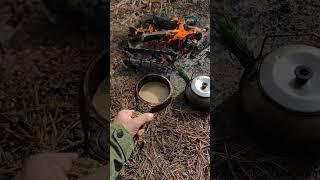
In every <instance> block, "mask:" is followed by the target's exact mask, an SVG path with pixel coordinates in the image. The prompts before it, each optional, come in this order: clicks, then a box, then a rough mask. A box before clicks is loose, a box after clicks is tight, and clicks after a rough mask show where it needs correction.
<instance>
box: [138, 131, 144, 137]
mask: <svg viewBox="0 0 320 180" xmlns="http://www.w3.org/2000/svg"><path fill="white" fill-rule="evenodd" d="M144 132H145V130H144V129H140V130H139V131H138V133H137V136H138V137H142V136H143V135H144Z"/></svg>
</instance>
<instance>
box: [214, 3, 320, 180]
mask: <svg viewBox="0 0 320 180" xmlns="http://www.w3.org/2000/svg"><path fill="white" fill-rule="evenodd" d="M212 2H213V3H212V4H211V5H212V8H211V20H212V23H214V18H213V17H214V16H215V15H216V12H218V11H221V10H222V9H223V8H224V10H225V13H226V14H228V15H229V16H230V17H231V18H232V20H233V22H234V23H235V24H236V25H237V27H238V28H239V29H240V31H241V33H242V35H243V36H244V37H246V38H247V43H248V45H249V47H250V48H251V49H252V50H254V52H255V53H256V54H257V53H258V52H259V49H260V46H261V43H262V40H263V38H264V37H265V35H267V34H288V33H303V32H305V33H310V32H315V33H320V18H319V16H320V12H319V8H320V2H319V1H316V0H307V1H304V0H294V1H291V0H281V1H277V0H268V1H267V0H262V1H233V0H227V1H224V2H225V3H224V6H221V5H219V3H218V1H212ZM298 42H299V43H301V42H303V43H308V44H311V45H314V46H319V41H314V39H306V38H283V39H277V40H275V41H268V42H267V46H266V52H270V50H271V49H274V48H277V47H279V46H281V45H285V44H289V43H298ZM213 43H215V46H214V47H213V46H212V48H211V49H212V51H211V77H212V78H213V80H214V82H213V86H212V87H213V88H212V97H213V101H212V103H213V106H214V109H215V111H214V113H213V114H212V116H213V118H212V121H213V122H214V123H213V124H214V127H211V130H212V133H213V134H215V136H214V138H212V139H211V147H215V148H213V149H212V150H211V152H210V153H211V154H210V157H211V160H212V162H211V164H212V171H213V174H212V175H213V176H214V177H216V178H218V179H277V178H280V177H281V178H284V179H292V178H293V176H294V177H296V178H297V177H300V178H301V179H319V178H320V173H319V167H320V165H319V164H320V163H319V158H317V157H311V160H310V159H304V160H301V159H296V158H293V157H286V156H279V155H274V154H271V153H270V152H266V151H264V150H262V149H260V148H258V147H257V145H256V144H255V143H254V142H253V140H252V137H251V138H250V137H248V135H247V133H246V132H244V131H243V130H242V129H241V128H240V126H241V125H240V124H239V117H237V116H236V115H235V114H236V113H237V111H236V110H234V109H235V108H236V107H235V105H234V104H235V102H237V100H236V97H237V94H236V92H237V90H238V87H239V81H240V78H241V75H242V71H243V68H242V67H241V65H240V64H239V62H238V61H237V60H235V59H233V58H231V57H230V56H229V54H228V52H227V51H226V50H224V49H223V48H222V47H221V43H219V42H213ZM230 109H231V110H230ZM229 110H230V111H229Z"/></svg>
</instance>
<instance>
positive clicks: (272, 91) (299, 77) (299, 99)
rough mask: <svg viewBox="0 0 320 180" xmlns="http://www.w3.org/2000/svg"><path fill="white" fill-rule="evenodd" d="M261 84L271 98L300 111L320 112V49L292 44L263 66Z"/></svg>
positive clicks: (263, 62) (260, 74)
mask: <svg viewBox="0 0 320 180" xmlns="http://www.w3.org/2000/svg"><path fill="white" fill-rule="evenodd" d="M259 81H260V85H261V88H262V89H263V91H264V92H265V94H266V95H267V96H269V97H270V98H271V99H272V100H274V101H275V102H276V103H278V104H280V105H281V106H283V107H285V108H287V109H289V110H293V111H298V112H304V113H314V112H320V49H318V48H316V47H312V46H306V45H288V46H284V47H281V48H279V49H277V50H275V51H273V52H271V53H270V54H268V55H267V56H266V57H265V59H264V60H263V61H262V63H261V64H260V71H259Z"/></svg>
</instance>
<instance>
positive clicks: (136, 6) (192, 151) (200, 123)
mask: <svg viewBox="0 0 320 180" xmlns="http://www.w3.org/2000/svg"><path fill="white" fill-rule="evenodd" d="M146 2H147V1H146ZM151 2H153V1H151ZM154 2H155V3H150V4H149V3H144V2H143V1H140V0H138V1H126V0H121V1H120V0H118V1H116V0H113V1H111V25H110V26H111V50H110V51H111V60H112V61H111V73H112V74H111V75H112V76H111V99H112V105H111V113H112V115H113V116H115V115H116V113H117V112H118V111H119V110H121V109H127V108H134V107H135V106H134V88H135V84H136V83H137V82H138V80H139V79H140V78H141V77H142V76H143V74H142V73H140V72H136V71H135V70H133V69H130V68H128V67H126V66H125V65H124V64H123V60H124V58H126V57H125V55H124V53H123V51H122V50H123V48H124V47H125V46H126V43H127V35H128V28H129V25H130V23H131V20H132V19H134V16H135V14H136V15H138V16H141V15H143V14H155V15H167V16H168V17H177V16H184V15H196V16H198V17H204V18H207V20H208V13H207V12H209V11H208V10H209V9H208V8H209V4H208V3H209V2H208V1H188V0H183V1H172V2H169V1H154ZM182 101H184V99H183V98H182V99H181V97H176V98H174V100H173V102H172V103H171V105H169V106H168V107H167V108H166V109H164V110H162V111H160V112H158V113H156V115H155V120H154V121H153V122H152V123H151V124H149V125H148V126H147V127H146V133H145V136H144V138H143V139H142V140H138V141H136V146H135V150H134V152H133V154H132V156H131V159H130V161H129V162H128V163H127V164H126V166H125V168H124V170H123V171H122V173H121V179H209V156H208V155H209V133H210V129H209V116H208V114H206V113H200V112H197V111H194V110H192V109H191V108H190V107H188V106H183V107H182V106H181V105H180V104H181V102H182Z"/></svg>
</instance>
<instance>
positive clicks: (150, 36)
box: [141, 31, 177, 41]
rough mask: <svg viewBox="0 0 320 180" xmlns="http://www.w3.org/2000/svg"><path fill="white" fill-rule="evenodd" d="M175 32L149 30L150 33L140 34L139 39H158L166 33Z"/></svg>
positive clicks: (171, 33)
mask: <svg viewBox="0 0 320 180" xmlns="http://www.w3.org/2000/svg"><path fill="white" fill-rule="evenodd" d="M176 33H177V32H168V31H157V32H151V33H143V34H142V36H141V40H142V41H148V40H154V39H160V38H162V37H165V36H168V35H175V34H176Z"/></svg>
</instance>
